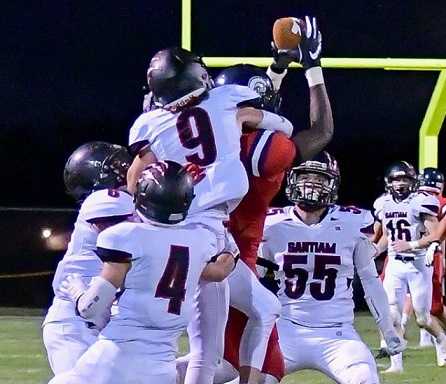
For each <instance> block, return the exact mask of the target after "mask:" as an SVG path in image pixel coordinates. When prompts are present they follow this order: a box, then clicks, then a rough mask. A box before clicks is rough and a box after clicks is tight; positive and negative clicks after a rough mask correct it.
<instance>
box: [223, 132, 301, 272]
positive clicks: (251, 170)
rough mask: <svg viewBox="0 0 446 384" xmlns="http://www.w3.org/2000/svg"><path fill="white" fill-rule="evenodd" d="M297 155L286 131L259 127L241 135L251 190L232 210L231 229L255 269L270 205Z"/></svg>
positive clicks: (248, 261) (245, 260)
mask: <svg viewBox="0 0 446 384" xmlns="http://www.w3.org/2000/svg"><path fill="white" fill-rule="evenodd" d="M297 155H298V154H297V153H296V146H295V144H294V143H293V141H291V140H290V139H288V138H287V137H286V136H285V135H284V134H283V133H280V132H272V131H265V130H257V131H254V132H251V133H246V134H243V135H242V138H241V152H240V157H241V160H242V162H243V163H244V165H245V167H246V171H247V173H248V177H249V190H248V193H247V194H246V195H245V197H244V198H243V200H242V201H241V203H240V204H239V206H238V207H237V208H236V209H235V210H234V212H232V214H231V217H230V221H229V229H230V231H231V233H232V235H233V236H234V238H235V240H236V242H237V245H238V247H239V249H240V257H241V259H242V260H243V261H244V262H245V263H246V264H247V265H248V266H249V267H250V268H251V269H252V270H253V271H254V272H255V271H256V268H255V264H256V260H257V249H258V247H259V244H260V241H261V240H262V236H263V226H264V223H265V218H266V213H267V211H268V207H269V205H270V203H271V201H272V199H273V198H274V196H275V195H276V194H277V193H278V192H279V190H280V187H281V185H282V181H283V178H284V176H285V172H286V171H287V170H288V169H289V168H291V166H292V165H293V161H294V159H295V158H296V156H297Z"/></svg>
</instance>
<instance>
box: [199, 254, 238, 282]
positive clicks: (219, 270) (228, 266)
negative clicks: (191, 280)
mask: <svg viewBox="0 0 446 384" xmlns="http://www.w3.org/2000/svg"><path fill="white" fill-rule="evenodd" d="M234 266H235V259H234V256H233V255H232V254H231V253H226V252H225V253H222V254H220V255H219V256H218V257H217V259H216V260H215V262H211V263H209V264H208V265H207V266H206V267H205V268H204V270H203V272H202V273H201V278H202V279H203V280H206V281H214V282H220V281H223V280H224V279H226V277H228V276H229V274H230V273H231V272H232V270H233V269H234Z"/></svg>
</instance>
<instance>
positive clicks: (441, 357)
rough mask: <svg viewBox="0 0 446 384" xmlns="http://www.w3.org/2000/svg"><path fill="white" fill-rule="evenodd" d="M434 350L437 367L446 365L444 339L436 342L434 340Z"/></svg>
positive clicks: (445, 344) (445, 343)
mask: <svg viewBox="0 0 446 384" xmlns="http://www.w3.org/2000/svg"><path fill="white" fill-rule="evenodd" d="M435 352H436V355H437V365H438V366H439V367H446V341H444V342H442V343H438V342H437V341H436V340H435Z"/></svg>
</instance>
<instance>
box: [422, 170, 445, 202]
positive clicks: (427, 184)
mask: <svg viewBox="0 0 446 384" xmlns="http://www.w3.org/2000/svg"><path fill="white" fill-rule="evenodd" d="M418 185H419V187H418V189H419V190H420V191H425V192H432V193H435V194H438V195H441V194H442V193H443V188H444V174H443V173H442V172H440V170H439V169H438V168H432V167H428V168H424V170H423V172H421V173H420V174H419V175H418Z"/></svg>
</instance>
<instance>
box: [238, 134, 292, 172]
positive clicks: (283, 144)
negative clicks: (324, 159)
mask: <svg viewBox="0 0 446 384" xmlns="http://www.w3.org/2000/svg"><path fill="white" fill-rule="evenodd" d="M243 141H246V143H243ZM243 144H245V145H243ZM296 157H298V155H297V151H296V146H295V145H294V143H293V141H291V140H290V139H288V138H287V137H286V135H284V134H283V133H280V132H272V131H266V130H263V129H259V130H257V131H254V132H251V133H249V134H246V135H243V137H242V161H243V162H244V164H245V166H246V169H247V172H248V175H252V176H255V177H265V178H268V177H273V176H276V175H278V174H281V173H283V172H285V171H286V170H288V169H290V168H291V167H292V165H293V162H294V159H295V158H296Z"/></svg>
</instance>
